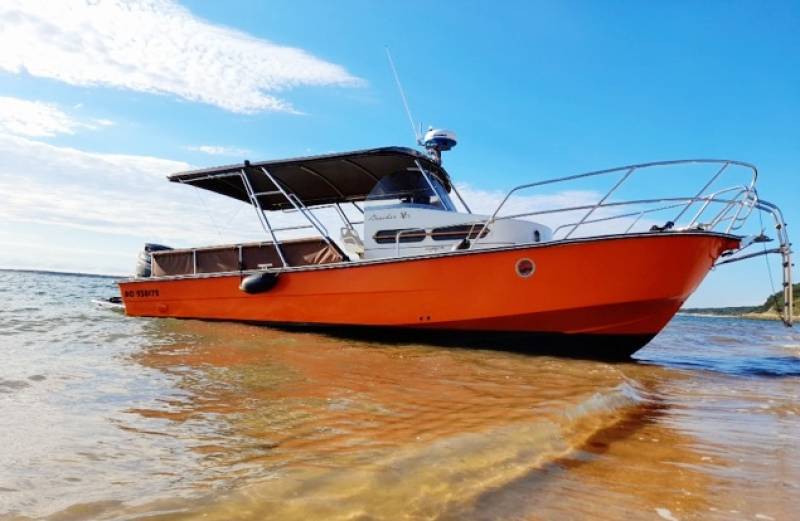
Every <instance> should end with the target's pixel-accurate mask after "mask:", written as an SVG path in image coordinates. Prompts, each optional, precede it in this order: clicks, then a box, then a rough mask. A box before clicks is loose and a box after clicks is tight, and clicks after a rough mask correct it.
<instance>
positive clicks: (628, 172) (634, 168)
mask: <svg viewBox="0 0 800 521" xmlns="http://www.w3.org/2000/svg"><path fill="white" fill-rule="evenodd" d="M691 164H719V165H722V166H721V167H720V168H719V169H718V170H717V172H716V173H715V174H714V175H713V176H712V177H711V179H710V180H709V181H708V182H706V184H705V185H704V186H703V188H702V189H701V190H700V191H699V192H698V194H697V195H696V196H695V197H694V198H690V197H687V198H684V201H686V206H685V208H683V209H682V210H681V211H680V212H679V213H678V216H676V218H674V219H673V220H672V221H669V222H675V221H677V220H678V219H679V218H680V217H682V216H683V214H684V213H685V212H686V211H687V210H688V209H689V207H691V205H692V204H694V203H695V202H698V201H703V200H705V199H703V198H700V197H699V196H701V195H702V194H703V192H704V191H705V190H706V189H707V188H708V187H709V186H711V185H712V184H713V183H714V181H716V180H717V179H718V178H719V177H720V176H721V175H722V174H723V173H724V172H725V171H726V170H728V168H729V167H730V166H731V165H734V166H739V167H742V168H744V169H747V170H750V172H751V176H750V182H749V184H748V185H746V188H747V190H748V191H751V190H752V191H754V190H755V188H754V187H755V183H756V180H757V178H758V169H757V168H756V166H755V165H752V164H750V163H746V162H744V161H737V160H733V159H677V160H669V161H651V162H648V163H638V164H633V165H626V166H620V167H615V168H607V169H603V170H595V171H591V172H584V173H580V174H574V175H569V176H564V177H558V178H553V179H546V180H544V181H537V182H534V183H527V184H522V185H518V186H515V187H514V188H512V189H511V190H509V191H508V192H507V193H506V195H505V197H503V199H502V200H501V201H500V203H499V204H498V205H497V207H496V208H495V210H494V211H493V212H492V214H491V216H490V217H489V218H488V219H486V221H484V228H486V227H488V226H489V225H490V224H491V223H492V222H494V221H495V220H498V214H499V213H500V210H501V209H502V208H503V207H504V206H505V205H506V203H507V202H508V200H509V199H510V198H511V196H512V195H513V194H515V193H517V192H518V191H520V190H525V189H529V188H535V187H539V186H544V185H550V184H556V183H564V182H567V181H574V180H577V179H585V178H589V177H597V176H603V175H610V174H614V173H618V172H625V174H624V175H623V177H622V179H620V180H619V181H617V183H615V184H614V185H613V186H612V187H611V189H610V190H609V191H608V192H607V193H606V194H605V195H604V196H603V197H602V198H601V199H600V200H599V201H598V202H597V203H595V204H593V205H587V206H586V207H583V208H575V207H573V208H572V210H577V209H586V210H589V211H588V212H587V213H586V215H585V216H584V218H583V219H582V220H581V221H579V222H578V223H577V225H576V226H574V227H573V229H572V230H570V231H569V233H567V235H566V237H565V238H568V237H569V236H571V235H572V234H573V233H574V232H575V231H576V230H577V229H578V228H579V227H580V226H581V225H582V224H584V223H583V222H582V221H585V220H586V219H588V217H590V216H591V214H592V213H594V212H595V211H596V210H597V209H598V208H601V207H603V206H604V205H605V201H606V200H607V199H608V198H609V197H610V196H611V195H612V194H613V193H614V192H615V191H616V190H617V188H619V187H620V186H621V185H622V184H623V183H624V182H625V181H626V180H627V179H628V178H630V177H631V176H632V175H633V174H634V173H639V172H641V171H645V170H647V169H651V170H650V171H652V169H653V167H660V166H676V165H691ZM524 215H532V214H520V215H518V216H524ZM482 236H483V230H481V233H480V234H479V238H480V237H482ZM476 242H478V241H477V240H476V241H473V243H472V244H471V245H470V248H472V247H474V246H475V243H476Z"/></svg>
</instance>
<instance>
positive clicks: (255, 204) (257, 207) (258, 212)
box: [240, 168, 289, 268]
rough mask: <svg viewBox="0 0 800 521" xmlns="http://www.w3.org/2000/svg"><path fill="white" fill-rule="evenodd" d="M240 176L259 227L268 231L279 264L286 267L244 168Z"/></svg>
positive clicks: (276, 239)
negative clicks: (259, 224)
mask: <svg viewBox="0 0 800 521" xmlns="http://www.w3.org/2000/svg"><path fill="white" fill-rule="evenodd" d="M240 176H241V178H242V183H243V184H244V187H245V189H246V190H247V195H248V197H249V198H250V201H251V202H252V203H253V208H255V210H256V215H257V216H258V221H259V222H260V223H261V227H262V228H264V231H265V232H268V233H269V235H270V236H271V237H272V244H273V245H274V246H275V251H277V252H278V257H280V259H281V264H283V267H284V268H288V267H289V263H287V262H286V257H284V256H283V250H281V245H280V244H279V243H278V238H277V237H276V236H275V231H274V230H273V229H272V225H270V223H269V219H267V216H266V215H265V214H264V209H263V208H261V202H260V201H259V200H258V196H257V195H255V192H254V191H253V185H251V184H250V179H248V178H247V171H246V170H245V169H244V168H243V169H242V170H241V171H240Z"/></svg>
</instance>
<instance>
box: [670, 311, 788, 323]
mask: <svg viewBox="0 0 800 521" xmlns="http://www.w3.org/2000/svg"><path fill="white" fill-rule="evenodd" d="M676 315H679V316H686V317H703V318H738V319H745V320H770V321H778V322H780V320H781V317H780V316H779V315H778V313H777V312H776V311H775V310H772V311H765V312H761V313H712V312H708V311H704V312H697V313H695V312H692V311H683V310H680V311H678V312H677V313H676ZM792 318H793V319H794V320H798V321H800V315H797V314H794V315H793V316H792Z"/></svg>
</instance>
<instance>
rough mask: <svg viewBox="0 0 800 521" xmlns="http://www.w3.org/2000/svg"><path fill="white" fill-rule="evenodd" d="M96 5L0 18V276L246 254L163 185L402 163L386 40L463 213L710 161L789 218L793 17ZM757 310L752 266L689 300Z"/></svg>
mask: <svg viewBox="0 0 800 521" xmlns="http://www.w3.org/2000/svg"><path fill="white" fill-rule="evenodd" d="M97 3H98V4H99V5H97V6H88V7H87V6H86V5H85V3H82V2H76V3H74V4H72V3H69V2H61V3H57V4H52V3H47V2H43V3H41V4H39V3H37V2H19V3H17V2H15V1H9V2H4V4H3V6H2V7H0V154H2V155H0V158H5V160H2V159H0V196H2V197H3V199H4V200H6V199H7V198H9V199H11V196H12V194H15V195H14V198H13V204H9V205H6V208H5V210H3V209H2V208H0V217H2V218H3V221H2V224H0V246H2V250H3V251H2V252H0V265H1V266H15V267H37V268H50V269H65V270H80V271H103V272H111V273H126V272H129V271H130V269H132V264H133V259H134V257H135V255H136V252H137V250H138V249H139V247H140V246H141V243H143V242H145V241H147V240H162V241H168V242H169V243H170V244H176V245H190V244H202V243H208V242H211V243H213V242H225V240H240V239H241V238H246V237H250V236H257V234H258V230H257V228H255V227H254V226H252V225H254V224H255V219H254V216H253V215H252V212H251V211H250V212H247V211H246V210H244V211H243V210H241V208H239V206H241V205H239V206H237V204H238V203H229V202H227V201H216V200H215V199H214V198H213V196H205V195H202V194H197V193H194V191H193V190H190V189H189V188H185V187H177V186H172V185H169V184H168V183H166V181H164V180H163V176H164V175H166V174H168V173H171V172H172V171H173V170H175V169H181V168H184V167H189V166H210V165H215V164H225V163H231V162H236V161H239V160H241V159H244V158H250V159H269V158H280V157H287V156H297V155H305V154H313V153H324V152H331V151H342V150H350V149H358V148H367V147H373V146H384V145H406V146H411V145H413V142H412V136H411V131H410V129H409V124H408V122H407V120H406V116H405V114H404V111H403V108H402V104H401V102H400V99H399V97H398V94H397V90H396V87H395V85H394V80H393V78H392V75H391V71H390V69H389V66H388V64H387V61H386V56H385V51H384V46H387V45H388V46H389V47H390V48H391V50H392V53H393V55H394V58H395V62H396V64H397V68H398V70H399V72H400V75H401V77H402V80H403V83H404V86H405V88H406V91H407V95H408V98H409V102H410V104H411V108H412V111H413V113H414V116H415V118H417V120H418V121H421V122H422V123H423V124H425V125H426V126H427V125H428V124H431V125H435V126H444V127H447V128H452V129H454V130H455V131H456V132H457V133H458V135H459V138H460V143H459V145H458V147H457V148H456V149H455V150H454V151H452V152H450V153H449V154H448V155H447V156H446V159H445V161H446V167H447V168H448V170H449V171H450V173H451V175H453V176H454V177H455V178H456V180H457V181H458V182H460V183H462V184H464V185H465V186H466V187H468V192H469V194H470V195H472V196H473V197H475V198H477V199H478V200H479V201H484V202H486V204H488V202H489V201H493V200H494V199H495V198H496V193H497V191H498V190H503V189H507V188H510V187H511V186H514V185H516V184H520V183H523V182H526V181H530V180H539V179H544V178H547V177H554V176H561V175H567V174H572V173H577V172H581V171H585V170H593V169H599V168H606V167H611V166H617V165H623V164H629V163H635V162H644V161H651V160H659V159H672V158H685V157H723V158H735V159H742V160H745V161H749V162H752V163H755V164H756V165H757V166H758V167H759V169H760V173H761V178H760V180H759V185H758V186H759V191H760V194H761V196H762V197H764V198H765V199H768V200H771V201H773V202H775V203H777V204H779V205H780V206H781V207H782V208H783V209H784V211H785V212H786V218H787V221H788V222H789V223H790V225H791V224H793V223H800V219H798V217H800V209H798V205H796V204H795V202H796V201H797V199H798V196H800V183H798V180H797V170H798V165H800V146H798V145H800V139H799V138H800V35H798V31H797V27H799V26H800V4H798V3H797V2H785V3H783V2H768V3H763V2H713V1H709V2H663V3H655V2H518V3H517V2H506V3H503V4H497V3H489V2H435V3H429V5H428V6H426V5H425V4H420V3H405V4H399V3H390V2H368V1H363V2H355V1H337V2H304V1H297V0H293V1H279V2H269V3H266V2H183V3H181V4H173V3H170V2H166V1H161V0H152V1H136V2H131V3H128V4H117V3H115V2H106V1H101V2H97ZM426 7H427V9H424V8H426ZM3 100H4V101H3ZM43 156H46V157H47V158H48V159H47V160H45V161H43V160H42V158H43ZM691 175H692V176H693V175H695V174H691ZM698 175H699V174H698ZM690 181H693V182H694V184H693V185H690V184H689V182H690ZM702 182H703V179H700V178H696V179H682V180H678V179H677V178H675V179H673V178H670V177H669V176H662V177H658V178H655V177H654V178H652V180H651V181H648V183H644V184H640V185H637V186H636V187H634V188H632V189H631V191H630V192H629V194H626V195H631V196H640V197H647V196H650V195H651V193H652V192H653V191H654V190H660V189H664V188H672V186H671V185H676V186H675V188H676V189H677V188H681V189H683V188H684V184H685V186H686V189H685V190H684V191H683V192H682V194H681V195H686V194H688V193H690V192H692V190H691V188H690V187H691V186H695V187H698V188H699V186H701V185H702ZM162 185H163V186H162ZM678 185H679V186H678ZM590 188H592V189H595V188H598V187H596V186H592V187H590ZM598 189H599V188H598ZM189 191H191V192H192V193H184V192H189ZM3 192H5V194H4V193H3ZM20 194H23V195H24V197H23V196H22V195H20ZM477 204H478V205H479V206H480V204H481V203H480V202H479V203H477ZM212 211H214V212H216V216H215V217H210V216H209V215H208V214H209V213H210V212H212ZM245 218H246V219H247V222H245ZM166 221H171V222H166ZM240 221H241V224H239V222H240ZM226 226H228V228H225V227H226ZM221 228H223V229H225V230H229V229H230V228H235V229H236V231H237V234H236V235H235V236H234V235H233V234H228V233H223V231H224V230H223V231H220V230H221ZM790 233H791V235H792V236H793V237H794V236H796V233H795V232H794V229H793V228H792V227H791V226H790ZM769 291H770V290H769V283H768V279H767V277H766V272H765V268H764V263H763V261H761V260H756V261H751V262H747V263H742V265H739V266H731V267H729V268H725V269H722V268H720V269H719V270H716V271H715V272H714V273H712V274H711V275H710V276H709V279H708V280H707V282H706V283H705V284H704V285H703V286H702V287H701V289H700V290H698V292H697V293H696V294H695V296H694V297H693V298H692V300H691V301H690V303H691V304H694V305H735V304H748V303H755V302H758V301H760V300H762V299H763V297H764V296H765V295H766V294H767V293H768V292H769Z"/></svg>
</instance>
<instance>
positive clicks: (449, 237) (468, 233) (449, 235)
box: [431, 224, 489, 241]
mask: <svg viewBox="0 0 800 521" xmlns="http://www.w3.org/2000/svg"><path fill="white" fill-rule="evenodd" d="M481 229H483V231H482V232H481ZM479 233H480V234H481V239H483V238H484V237H486V236H487V235H488V234H489V228H488V227H487V228H485V229H484V228H483V225H482V224H459V225H456V226H443V227H441V228H434V229H433V231H432V232H431V237H432V238H433V240H434V241H456V240H459V241H460V240H463V239H467V238H469V239H470V240H472V239H475V238H477V237H478V234H479Z"/></svg>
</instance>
